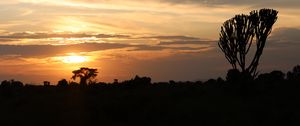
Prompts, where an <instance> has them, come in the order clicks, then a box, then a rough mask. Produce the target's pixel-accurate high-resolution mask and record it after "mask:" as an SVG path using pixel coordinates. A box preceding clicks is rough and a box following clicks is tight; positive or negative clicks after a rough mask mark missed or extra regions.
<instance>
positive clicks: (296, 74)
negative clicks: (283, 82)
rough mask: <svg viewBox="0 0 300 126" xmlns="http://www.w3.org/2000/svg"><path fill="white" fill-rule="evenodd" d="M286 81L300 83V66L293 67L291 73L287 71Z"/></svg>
mask: <svg viewBox="0 0 300 126" xmlns="http://www.w3.org/2000/svg"><path fill="white" fill-rule="evenodd" d="M287 79H288V80H293V81H300V65H297V66H295V67H294V68H293V70H292V71H289V72H288V73H287Z"/></svg>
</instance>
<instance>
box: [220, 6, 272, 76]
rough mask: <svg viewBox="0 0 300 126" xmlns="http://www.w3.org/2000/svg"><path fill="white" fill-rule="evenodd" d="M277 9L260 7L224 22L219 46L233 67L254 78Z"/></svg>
mask: <svg viewBox="0 0 300 126" xmlns="http://www.w3.org/2000/svg"><path fill="white" fill-rule="evenodd" d="M277 14H278V11H276V10H273V9H261V10H259V11H256V10H254V11H252V12H250V15H244V14H241V15H236V16H235V17H233V18H231V19H229V20H227V21H226V22H224V24H223V26H222V27H221V32H220V40H219V43H218V45H219V47H220V48H221V50H222V52H223V53H224V54H225V57H226V59H227V60H228V62H229V63H230V64H231V65H232V68H233V69H239V70H240V71H241V72H242V74H245V75H248V76H251V77H252V78H254V77H255V76H256V75H257V66H258V64H259V59H260V57H261V55H262V53H263V49H264V47H265V43H266V40H267V37H268V35H269V34H270V33H271V31H272V26H273V24H274V23H275V22H276V20H277ZM253 41H255V44H256V51H255V54H254V57H253V59H252V61H251V62H250V63H249V64H248V65H247V64H246V60H247V59H246V57H247V54H248V53H249V50H250V48H251V45H252V43H253Z"/></svg>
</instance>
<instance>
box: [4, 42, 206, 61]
mask: <svg viewBox="0 0 300 126" xmlns="http://www.w3.org/2000/svg"><path fill="white" fill-rule="evenodd" d="M121 48H131V49H128V51H160V50H164V49H171V50H202V49H207V48H209V47H163V46H158V45H154V46H153V45H131V44H120V43H81V44H72V45H0V56H20V57H41V58H42V57H51V56H57V55H64V54H66V53H80V52H94V51H103V50H110V49H121ZM132 48H133V49H132Z"/></svg>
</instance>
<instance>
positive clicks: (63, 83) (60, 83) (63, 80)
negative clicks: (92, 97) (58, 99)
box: [57, 79, 68, 87]
mask: <svg viewBox="0 0 300 126" xmlns="http://www.w3.org/2000/svg"><path fill="white" fill-rule="evenodd" d="M57 86H58V87H67V86H68V81H67V80H66V79H61V80H60V81H58V83H57Z"/></svg>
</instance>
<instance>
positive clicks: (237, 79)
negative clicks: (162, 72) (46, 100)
mask: <svg viewBox="0 0 300 126" xmlns="http://www.w3.org/2000/svg"><path fill="white" fill-rule="evenodd" d="M299 82H300V65H297V66H295V67H294V68H293V69H292V70H291V71H289V72H287V73H283V72H282V71H279V70H274V71H272V72H270V73H262V74H259V75H258V76H257V77H256V78H255V79H251V77H247V76H246V75H244V74H243V73H242V72H240V71H239V70H237V69H230V70H228V73H227V76H226V78H225V79H223V78H221V77H219V78H217V79H209V80H207V81H204V82H202V81H194V82H193V81H173V80H170V81H169V82H155V83H152V82H151V78H150V77H140V76H138V75H137V76H135V77H134V78H132V79H130V80H125V81H122V82H119V81H118V79H114V81H113V82H111V83H105V82H96V81H89V82H88V83H87V84H86V85H81V84H80V83H77V82H74V81H68V80H66V79H62V80H60V81H58V82H57V84H55V85H51V84H50V82H49V81H44V82H43V86H44V87H50V86H51V87H53V86H57V87H97V86H98V87H101V86H105V85H106V86H120V87H122V86H127V87H130V86H132V87H143V86H151V85H152V86H156V85H176V84H179V85H181V84H187V85H189V84H198V85H201V84H209V83H218V84H220V86H224V87H226V86H230V85H231V86H233V85H235V86H243V85H246V84H247V83H248V84H249V83H252V84H253V83H255V84H258V85H259V86H260V87H264V86H265V88H266V87H271V86H276V85H271V84H273V83H299ZM237 83H239V84H237ZM258 85H257V86H258ZM33 86H42V84H40V85H33V84H24V83H22V82H21V81H16V80H13V79H12V80H4V81H2V82H1V84H0V88H21V87H33Z"/></svg>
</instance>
